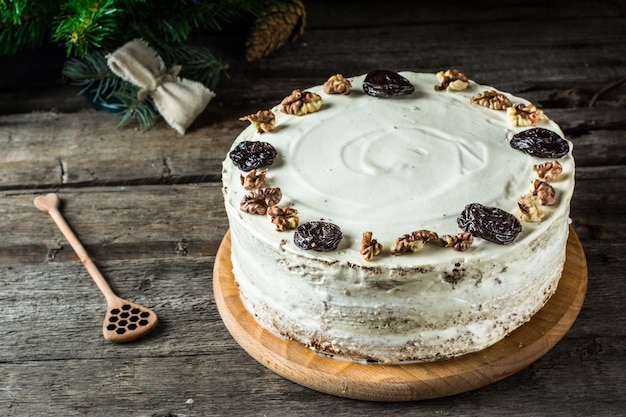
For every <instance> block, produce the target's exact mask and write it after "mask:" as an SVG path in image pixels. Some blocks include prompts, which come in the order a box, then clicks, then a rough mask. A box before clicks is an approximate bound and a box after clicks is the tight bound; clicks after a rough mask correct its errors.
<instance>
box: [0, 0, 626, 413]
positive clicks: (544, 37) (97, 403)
mask: <svg viewBox="0 0 626 417" xmlns="http://www.w3.org/2000/svg"><path fill="white" fill-rule="evenodd" d="M307 3H311V4H307V10H308V26H307V31H306V33H305V35H304V36H303V37H302V38H301V39H300V40H298V41H297V42H296V43H294V44H291V45H289V46H287V47H285V48H283V49H282V50H281V51H279V52H278V53H276V54H274V55H272V56H271V57H269V58H266V59H263V60H261V61H258V62H255V63H252V64H249V63H246V62H245V61H244V60H243V58H242V56H243V54H242V48H243V42H244V39H245V33H243V32H241V31H238V30H233V31H224V32H222V33H219V34H214V35H210V36H203V37H202V38H199V39H198V40H202V41H203V42H205V43H206V44H207V45H209V46H211V47H214V48H216V49H217V50H218V51H220V53H222V54H223V55H224V57H225V58H226V59H227V60H228V61H229V63H230V69H229V71H228V73H229V76H230V78H227V79H226V78H225V79H223V80H222V81H221V82H220V85H219V86H218V89H217V94H218V95H217V97H216V98H215V99H214V101H212V102H211V103H210V104H209V106H208V108H207V109H206V111H205V112H204V113H203V114H202V115H201V116H200V117H199V118H198V119H197V121H196V123H195V124H194V125H193V126H192V128H191V129H190V130H189V131H188V133H187V134H186V135H185V136H180V135H178V134H177V133H176V132H175V131H174V130H173V129H171V128H169V127H168V126H167V125H165V124H164V123H159V124H158V125H157V126H156V127H154V128H153V129H151V130H149V131H148V132H145V133H142V132H141V131H139V130H138V129H136V128H135V126H133V125H131V126H128V127H125V128H123V129H120V130H118V129H116V125H117V123H118V121H119V116H117V115H114V114H110V113H106V112H102V111H98V110H94V109H91V108H90V106H89V105H88V103H86V101H85V100H84V98H82V97H80V96H76V92H77V89H76V88H74V87H71V86H67V85H58V84H51V83H44V82H43V80H45V79H46V77H45V74H48V73H44V72H43V69H45V66H42V65H45V63H48V64H50V66H52V64H53V63H54V62H56V61H54V60H50V61H48V60H45V61H44V63H43V64H42V63H41V62H39V61H38V64H40V65H39V66H37V64H35V68H33V66H32V65H31V66H30V67H29V68H25V67H23V66H21V64H20V62H22V61H24V59H23V58H20V57H17V58H7V57H3V58H2V59H0V68H1V69H2V72H1V73H2V74H5V76H4V77H3V79H2V80H1V85H2V91H0V231H1V233H2V241H1V242H0V346H1V347H2V349H1V350H0V414H3V415H9V416H41V415H59V416H75V415H90V416H113V415H128V416H158V417H160V416H178V417H182V416H231V415H232V416H244V415H250V416H282V415H293V416H322V415H334V416H353V415H361V416H409V415H410V416H418V415H423V416H435V415H463V416H503V415H515V416H543V415H551V416H568V417H569V416H618V415H624V414H625V413H626V353H625V352H626V325H625V323H626V309H625V308H624V307H625V305H626V303H625V302H624V299H625V298H626V279H625V276H624V272H623V268H624V260H625V257H624V249H625V248H626V244H625V243H624V241H623V240H622V239H624V238H626V217H625V216H624V207H625V204H624V203H625V202H626V197H625V195H626V156H625V155H626V88H625V86H624V78H625V77H626V17H625V16H626V4H625V2H624V1H610V0H602V1H598V2H588V1H579V0H575V1H554V2H539V1H537V2H499V3H498V2H494V1H481V2H479V3H478V4H479V5H476V6H469V5H466V4H462V5H458V6H454V5H453V4H450V3H437V2H431V3H430V4H428V5H423V6H421V7H416V6H415V5H414V3H415V2H412V1H408V0H406V1H387V2H384V3H383V2H380V3H381V4H379V5H378V6H377V7H372V8H370V7H371V6H363V5H361V4H360V3H361V2H358V1H344V2H331V1H320V2H317V1H316V2H307ZM313 3H314V4H313ZM527 3H528V4H527ZM544 3H549V4H544ZM20 59H21V60H22V61H20ZM40 61H41V60H40ZM376 67H383V68H389V69H395V70H404V69H407V70H412V71H417V72H435V71H438V70H442V69H447V68H459V69H461V70H463V71H464V72H465V73H466V74H468V76H469V77H470V78H471V79H474V80H476V81H477V82H479V83H483V84H489V85H493V86H496V87H498V88H500V89H503V90H505V91H510V92H512V93H515V94H518V95H522V96H524V97H526V98H528V99H530V100H531V101H533V102H534V103H536V104H538V105H540V106H541V107H542V108H543V109H544V110H545V112H546V114H547V115H548V116H549V117H551V118H552V119H554V120H556V121H557V122H558V123H559V124H560V125H561V126H562V127H563V129H564V131H565V133H566V136H567V137H568V138H569V139H571V140H572V141H573V143H574V146H575V148H574V155H575V157H576V161H577V172H576V180H577V184H576V191H575V194H574V198H573V201H572V212H571V217H572V221H573V226H574V229H575V230H576V232H577V234H578V235H579V237H580V239H581V241H582V243H583V247H584V249H585V252H586V256H587V260H588V267H589V287H588V292H587V297H586V300H585V304H584V305H583V308H582V310H581V312H580V315H579V317H578V319H577V321H576V322H575V323H574V325H573V327H572V328H571V330H570V331H569V333H568V334H567V335H566V336H565V337H564V338H563V340H562V341H561V342H560V343H559V344H557V345H556V347H554V348H553V349H552V350H551V351H550V352H549V353H547V354H546V355H545V356H544V357H542V358H541V359H539V360H538V361H536V362H535V363H533V364H532V365H530V366H528V367H527V368H525V369H523V370H522V371H520V372H519V373H517V374H515V375H513V376H511V377H509V378H506V379H504V380H502V381H500V382H498V383H495V384H493V385H489V386H487V387H484V388H481V389H479V390H475V391H471V392H467V393H463V394H459V395H455V396H452V397H447V398H440V399H434V400H425V401H420V402H401V403H375V402H365V401H358V400H348V399H343V398H339V397H334V396H331V395H327V394H322V393H319V392H316V391H312V390H310V389H308V388H304V387H302V386H300V385H297V384H294V383H292V382H290V381H288V380H285V379H283V378H282V377H280V376H278V375H276V374H274V373H273V372H272V371H270V370H268V369H267V368H265V367H264V366H262V365H260V364H259V363H257V362H256V361H255V360H254V359H252V358H251V357H250V356H248V355H247V354H246V353H245V352H244V351H243V350H242V349H241V348H240V347H239V345H238V344H237V343H236V342H235V341H234V340H233V338H232V337H231V336H230V335H229V333H228V331H227V330H226V328H225V327H224V325H223V323H222V321H221V319H220V317H219V315H218V312H217V308H216V305H215V299H214V295H213V293H212V270H213V265H214V260H215V255H216V252H217V248H218V246H219V244H220V242H221V240H222V237H223V236H224V234H225V233H226V231H227V228H228V224H227V220H226V215H225V212H224V209H223V203H222V194H221V183H220V170H221V161H222V160H223V159H224V157H225V155H226V152H227V150H228V148H229V146H230V144H231V143H232V141H233V139H234V138H235V137H236V136H237V134H238V132H239V131H240V130H241V129H243V128H244V127H245V126H246V125H247V123H244V122H240V121H238V117H240V116H242V115H245V114H249V113H251V112H254V111H256V110H258V109H260V108H267V107H269V106H272V105H274V104H276V103H277V102H278V101H279V100H280V99H282V97H284V96H285V95H287V94H288V93H289V92H290V91H291V90H292V89H293V88H305V87H308V86H311V85H315V84H319V83H321V82H323V81H324V80H325V79H326V78H327V77H328V76H329V75H330V74H333V73H335V72H342V73H343V74H344V75H356V74H359V73H363V72H366V71H368V70H369V69H372V68H376ZM37 71H40V72H41V77H39V76H34V75H32V74H37ZM6 74H9V75H6ZM28 77H30V78H28ZM25 78H27V79H28V80H27V81H29V84H30V85H31V86H35V87H36V88H28V87H27V85H26V84H25V82H24V79H25ZM39 80H42V82H38V81H39ZM42 83H43V84H45V85H43V86H42V85H40V84H42ZM51 191H54V192H58V194H59V196H60V197H61V198H62V200H63V202H64V206H63V213H64V214H65V216H66V218H67V219H68V221H69V223H70V224H71V225H72V226H73V228H74V229H75V231H76V233H77V234H78V236H79V237H80V239H81V240H82V242H83V244H84V245H85V246H86V248H87V250H88V251H89V253H90V254H91V255H92V257H93V259H94V260H95V261H96V263H97V264H98V266H99V267H100V269H101V271H102V272H103V274H104V275H105V276H106V277H107V278H108V280H109V282H110V284H111V286H112V287H113V288H114V290H115V291H116V292H117V293H118V294H119V295H121V296H124V297H126V298H128V299H130V300H132V301H135V302H137V303H140V304H143V305H145V306H148V307H150V308H152V309H154V310H155V311H156V312H158V314H159V318H160V323H159V325H158V327H157V328H156V330H155V331H154V332H153V333H151V334H150V335H149V336H148V337H146V338H144V339H141V340H139V341H137V342H133V343H131V344H123V345H119V344H113V343H110V342H107V341H105V340H104V339H103V338H102V334H101V329H100V326H101V323H102V320H103V317H104V313H105V303H104V298H103V297H102V295H101V294H100V293H99V292H98V290H97V288H96V287H95V286H94V285H93V283H92V282H91V279H90V277H89V276H88V274H87V272H86V271H85V269H84V268H83V265H82V264H81V263H80V261H78V258H77V257H76V255H75V254H74V253H73V251H72V250H71V248H70V247H69V245H68V244H67V243H66V241H65V239H64V238H63V236H62V235H61V234H60V232H59V231H58V230H57V229H56V227H55V226H54V224H53V223H52V221H51V220H50V219H49V218H48V217H47V216H46V215H45V214H43V213H41V212H39V211H37V210H36V209H35V208H34V206H33V203H32V202H33V198H34V197H35V196H37V195H41V194H43V193H47V192H51Z"/></svg>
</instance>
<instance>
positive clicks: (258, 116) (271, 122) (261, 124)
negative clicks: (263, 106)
mask: <svg viewBox="0 0 626 417" xmlns="http://www.w3.org/2000/svg"><path fill="white" fill-rule="evenodd" d="M239 120H242V121H243V120H247V121H249V122H250V123H252V126H254V127H255V129H256V131H257V132H259V133H267V132H271V131H272V130H274V127H275V126H276V116H275V115H274V112H273V111H271V110H259V111H258V112H256V113H253V114H249V115H247V116H243V117H240V118H239Z"/></svg>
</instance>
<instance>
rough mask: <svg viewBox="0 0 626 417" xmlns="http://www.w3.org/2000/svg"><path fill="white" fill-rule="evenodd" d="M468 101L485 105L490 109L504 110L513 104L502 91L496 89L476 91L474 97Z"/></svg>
mask: <svg viewBox="0 0 626 417" xmlns="http://www.w3.org/2000/svg"><path fill="white" fill-rule="evenodd" d="M470 102H471V103H472V104H478V105H479V106H483V107H487V108H489V109H491V110H506V109H507V108H509V107H511V106H512V105H513V104H512V103H511V100H509V98H508V97H507V96H505V95H504V94H502V93H498V92H497V91H496V90H487V91H483V92H482V93H478V94H476V95H475V96H474V97H472V98H470Z"/></svg>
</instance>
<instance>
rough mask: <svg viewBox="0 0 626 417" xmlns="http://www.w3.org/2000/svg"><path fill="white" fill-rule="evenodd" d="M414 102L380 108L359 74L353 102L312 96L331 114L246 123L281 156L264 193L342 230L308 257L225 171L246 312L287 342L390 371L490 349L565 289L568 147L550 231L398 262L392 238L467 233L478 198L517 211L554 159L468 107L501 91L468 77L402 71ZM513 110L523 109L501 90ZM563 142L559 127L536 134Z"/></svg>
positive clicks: (528, 228)
mask: <svg viewBox="0 0 626 417" xmlns="http://www.w3.org/2000/svg"><path fill="white" fill-rule="evenodd" d="M401 75H403V76H404V77H406V78H407V79H408V80H409V81H410V82H411V84H413V86H415V91H414V92H413V93H412V94H409V95H405V96H401V97H397V98H388V99H383V98H374V97H371V96H368V95H366V94H365V93H364V92H363V90H362V87H361V86H362V82H363V78H364V76H358V77H353V78H352V79H351V81H352V85H353V90H352V92H351V94H350V95H349V96H344V95H327V94H324V93H323V91H322V87H321V86H319V87H314V88H311V89H309V90H308V91H311V92H314V93H317V94H319V95H320V96H321V97H322V98H323V105H322V108H321V109H320V110H319V111H317V112H315V113H311V114H307V115H305V116H301V117H299V116H293V115H288V114H283V113H280V112H279V111H278V109H277V108H276V109H274V110H275V113H276V129H275V130H274V131H272V132H271V133H267V134H263V135H261V134H259V133H258V132H257V131H256V130H255V129H254V128H253V127H252V126H251V127H249V128H247V129H245V130H244V131H243V132H242V134H241V135H240V137H239V138H237V140H236V141H235V144H234V145H236V144H237V143H240V142H242V141H259V140H262V141H266V142H268V143H271V144H272V146H273V147H274V148H275V149H276V150H277V157H276V160H275V161H274V163H273V164H272V166H270V167H269V169H268V173H267V183H268V186H271V187H280V189H281V191H282V200H281V203H280V204H281V206H290V207H293V208H295V209H297V210H298V216H299V218H300V221H301V222H304V221H317V220H323V221H329V222H332V223H334V224H337V225H338V226H340V227H341V230H342V233H343V238H342V240H341V242H340V243H339V247H338V248H337V250H336V251H332V252H328V253H320V252H311V251H303V250H302V249H300V248H298V247H296V246H295V245H294V243H293V232H277V231H276V230H275V227H274V225H273V224H271V223H270V222H269V221H268V219H267V216H258V215H250V214H248V213H244V212H242V211H241V210H240V208H239V205H240V202H241V200H242V198H243V196H244V195H245V194H246V193H247V191H246V190H244V189H243V188H242V187H241V184H240V179H239V176H240V174H241V172H240V171H239V169H237V168H236V167H235V166H234V165H233V164H232V162H231V161H230V160H229V159H227V160H225V161H224V168H223V181H224V196H225V201H226V209H227V214H228V216H229V222H230V227H231V239H232V260H233V265H234V270H233V272H234V275H235V279H236V281H237V283H238V285H239V287H240V293H241V297H242V300H243V302H244V304H245V305H246V308H248V310H249V311H251V313H253V314H254V315H255V317H256V318H257V320H258V321H259V322H260V323H261V324H262V325H264V326H265V327H267V328H269V329H270V330H272V331H273V332H275V333H277V334H281V335H283V336H286V337H290V338H293V339H296V340H298V341H300V342H301V343H304V344H306V345H308V346H311V347H312V348H314V349H316V350H318V351H320V352H325V353H329V354H334V355H338V356H345V357H347V358H351V359H353V360H359V359H361V360H372V361H377V362H385V363H397V362H403V361H427V360H435V359H442V358H447V357H453V356H457V355H459V354H463V353H467V352H471V351H475V350H479V349H482V348H484V347H486V346H489V345H491V344H493V343H495V342H496V341H497V340H499V339H501V338H502V337H504V336H505V335H506V334H508V333H509V332H510V331H512V330H514V329H515V328H516V327H519V325H521V324H523V323H524V322H525V321H527V320H528V319H529V318H530V317H531V316H532V315H533V314H534V313H535V312H536V311H537V310H538V309H539V308H541V307H542V306H543V305H544V304H545V302H546V300H547V299H548V298H549V296H550V295H551V294H552V293H553V292H554V291H555V289H556V286H557V283H558V279H559V277H560V273H561V269H562V266H563V262H564V254H565V244H566V239H567V233H568V221H569V201H570V199H571V195H572V192H573V186H574V161H573V158H572V155H571V144H570V145H569V146H570V152H569V153H568V154H567V155H566V156H564V157H562V158H560V159H559V162H560V163H561V165H562V167H563V173H562V174H561V176H560V177H559V178H558V180H557V181H555V182H553V183H552V184H551V185H552V186H553V187H554V189H555V191H556V195H557V204H556V205H554V206H550V207H546V208H545V211H546V215H545V218H544V220H543V221H542V222H536V223H535V222H532V223H529V222H524V223H523V224H522V226H523V227H522V231H521V233H520V234H519V236H517V238H516V239H515V241H514V242H513V243H512V244H510V245H497V244H494V243H492V242H488V241H486V240H483V239H479V238H476V239H475V240H474V243H473V245H472V246H471V247H470V248H469V249H468V250H467V251H465V252H457V251H453V250H450V249H445V250H444V249H442V248H440V247H437V246H436V245H431V246H429V245H426V246H425V247H424V249H423V250H422V251H421V252H419V253H414V254H413V253H410V254H405V255H402V256H393V255H391V254H390V253H389V248H390V246H391V245H392V243H393V241H394V239H395V238H397V237H398V236H401V235H403V234H405V233H410V232H411V231H413V230H418V229H428V230H434V231H436V232H437V233H439V234H456V233H458V232H459V226H458V224H457V217H458V216H459V213H461V211H462V210H463V208H464V207H465V206H466V205H467V204H469V203H480V204H484V205H487V206H493V207H498V208H500V209H502V210H504V211H506V212H509V213H516V212H517V202H518V198H519V196H520V195H523V194H525V193H527V192H528V187H529V184H530V181H531V180H532V179H533V178H534V173H533V170H532V166H533V165H534V164H539V163H542V162H545V161H546V160H545V159H542V158H537V157H532V156H529V155H527V154H525V153H522V152H520V151H518V150H515V149H512V148H511V147H510V146H509V141H510V139H511V138H512V136H513V135H514V134H515V133H517V132H520V131H522V130H525V129H527V128H512V127H510V126H509V125H508V123H507V116H506V114H504V112H499V111H494V110H491V109H487V108H484V107H481V106H477V105H475V104H472V103H470V98H471V97H472V96H474V95H476V94H477V93H479V92H482V91H484V90H491V89H492V87H486V86H479V85H477V84H475V83H474V82H471V83H470V88H468V89H467V90H464V91H460V92H437V91H434V89H433V86H434V85H435V84H436V83H437V79H436V77H435V75H434V74H415V73H408V72H407V73H401ZM507 96H508V97H509V98H511V100H512V101H514V102H516V103H525V104H528V102H527V101H525V100H523V99H520V98H517V97H513V96H511V95H507ZM541 126H542V127H545V128H547V129H550V130H552V131H554V132H556V133H558V134H560V135H561V136H562V132H561V131H560V129H559V127H558V126H557V125H556V124H555V123H554V122H552V121H550V120H545V121H543V122H542V123H541ZM365 231H371V232H372V233H373V235H374V237H375V238H376V239H377V240H378V241H379V242H381V243H382V244H383V253H382V254H381V255H380V256H377V257H375V258H374V259H372V260H371V261H365V260H363V257H362V255H361V254H360V253H359V242H360V240H361V236H362V234H363V232H365Z"/></svg>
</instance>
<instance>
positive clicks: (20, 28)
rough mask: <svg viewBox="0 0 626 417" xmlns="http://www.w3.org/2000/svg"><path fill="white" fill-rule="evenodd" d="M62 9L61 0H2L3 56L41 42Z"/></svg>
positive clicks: (0, 52) (0, 48) (0, 43)
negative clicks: (54, 17)
mask: <svg viewBox="0 0 626 417" xmlns="http://www.w3.org/2000/svg"><path fill="white" fill-rule="evenodd" d="M59 8H60V6H59V1H32V0H31V1H29V0H0V55H10V54H15V53H17V52H19V51H20V50H23V49H27V48H33V47H36V46H39V45H42V44H43V43H44V42H45V41H47V40H48V39H49V38H50V37H51V33H52V30H51V28H50V22H51V21H52V19H53V16H55V15H57V14H58V11H59Z"/></svg>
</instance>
